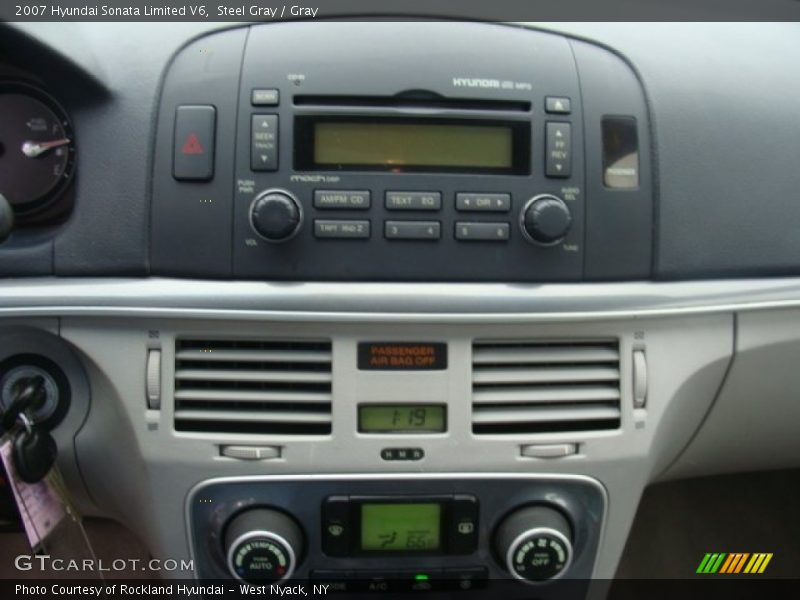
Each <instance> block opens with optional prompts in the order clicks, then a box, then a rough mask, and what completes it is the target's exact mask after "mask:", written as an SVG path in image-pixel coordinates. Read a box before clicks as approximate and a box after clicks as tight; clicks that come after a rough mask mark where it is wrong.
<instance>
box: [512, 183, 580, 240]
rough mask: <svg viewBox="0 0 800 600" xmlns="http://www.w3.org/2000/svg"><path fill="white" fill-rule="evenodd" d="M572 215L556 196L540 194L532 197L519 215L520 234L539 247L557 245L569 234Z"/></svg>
mask: <svg viewBox="0 0 800 600" xmlns="http://www.w3.org/2000/svg"><path fill="white" fill-rule="evenodd" d="M571 225H572V214H571V213H570V212H569V208H568V207H567V205H566V204H565V203H564V201H563V200H562V199H561V198H559V197H558V196H553V195H551V194H542V195H540V196H534V197H533V198H531V199H530V200H528V203H527V204H526V205H525V207H524V208H523V209H522V214H521V215H520V226H521V227H522V234H523V235H524V236H525V238H526V239H527V240H528V241H529V242H533V243H534V244H539V245H541V246H554V245H555V244H558V243H559V242H560V241H561V240H563V239H564V237H565V236H566V235H567V233H568V232H569V228H570V226H571Z"/></svg>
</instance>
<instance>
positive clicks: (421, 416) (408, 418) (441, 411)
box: [358, 404, 445, 433]
mask: <svg viewBox="0 0 800 600" xmlns="http://www.w3.org/2000/svg"><path fill="white" fill-rule="evenodd" d="M358 431H359V432H361V433H441V432H444V431H445V406H444V404H361V405H359V407H358Z"/></svg>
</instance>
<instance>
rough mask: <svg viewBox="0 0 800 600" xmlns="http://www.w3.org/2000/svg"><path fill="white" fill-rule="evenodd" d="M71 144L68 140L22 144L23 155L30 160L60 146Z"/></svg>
mask: <svg viewBox="0 0 800 600" xmlns="http://www.w3.org/2000/svg"><path fill="white" fill-rule="evenodd" d="M69 142H70V140H69V139H67V138H62V139H60V140H52V141H50V142H24V143H23V144H22V153H23V154H24V155H25V156H27V157H28V158H36V157H37V156H39V155H40V154H44V153H45V152H47V151H48V150H52V149H53V148H58V147H59V146H66V145H67V144H69Z"/></svg>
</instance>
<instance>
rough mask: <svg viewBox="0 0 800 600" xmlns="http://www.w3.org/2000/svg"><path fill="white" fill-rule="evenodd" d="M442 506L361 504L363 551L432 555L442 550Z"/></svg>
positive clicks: (409, 503)
mask: <svg viewBox="0 0 800 600" xmlns="http://www.w3.org/2000/svg"><path fill="white" fill-rule="evenodd" d="M441 530H442V505H441V504H439V503H437V502H426V503H411V502H405V503H399V502H398V503H365V504H362V505H361V550H362V551H363V552H430V551H437V550H439V549H440V548H441V544H442V540H441V537H442V535H441Z"/></svg>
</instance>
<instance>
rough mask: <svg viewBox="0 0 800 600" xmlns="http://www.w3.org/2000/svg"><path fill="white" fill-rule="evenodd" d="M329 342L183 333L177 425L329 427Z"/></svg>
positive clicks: (293, 430)
mask: <svg viewBox="0 0 800 600" xmlns="http://www.w3.org/2000/svg"><path fill="white" fill-rule="evenodd" d="M331 381H332V377H331V344H330V342H329V341H249V340H235V341H229V340H192V339H181V340H178V341H177V343H176V346H175V429H176V430H177V431H193V432H216V433H256V434H283V435H317V434H328V433H330V432H331Z"/></svg>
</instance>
